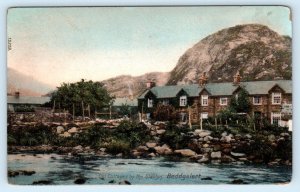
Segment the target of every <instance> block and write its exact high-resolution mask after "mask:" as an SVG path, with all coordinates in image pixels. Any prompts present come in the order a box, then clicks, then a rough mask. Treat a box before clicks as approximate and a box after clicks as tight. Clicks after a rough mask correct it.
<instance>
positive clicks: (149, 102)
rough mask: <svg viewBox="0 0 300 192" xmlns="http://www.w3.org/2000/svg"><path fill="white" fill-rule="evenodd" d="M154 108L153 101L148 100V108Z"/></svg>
mask: <svg viewBox="0 0 300 192" xmlns="http://www.w3.org/2000/svg"><path fill="white" fill-rule="evenodd" d="M152 107H153V99H148V108H152Z"/></svg>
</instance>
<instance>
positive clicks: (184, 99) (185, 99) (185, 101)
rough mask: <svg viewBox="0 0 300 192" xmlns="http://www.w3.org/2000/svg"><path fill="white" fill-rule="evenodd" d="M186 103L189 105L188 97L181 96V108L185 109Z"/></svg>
mask: <svg viewBox="0 0 300 192" xmlns="http://www.w3.org/2000/svg"><path fill="white" fill-rule="evenodd" d="M186 103H187V97H186V96H181V97H180V98H179V105H180V106H181V107H184V106H186Z"/></svg>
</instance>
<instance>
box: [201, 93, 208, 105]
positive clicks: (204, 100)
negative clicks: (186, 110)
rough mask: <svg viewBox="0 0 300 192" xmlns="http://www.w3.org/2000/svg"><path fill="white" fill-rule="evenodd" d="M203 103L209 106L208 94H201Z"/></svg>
mask: <svg viewBox="0 0 300 192" xmlns="http://www.w3.org/2000/svg"><path fill="white" fill-rule="evenodd" d="M201 105H202V106H208V95H201Z"/></svg>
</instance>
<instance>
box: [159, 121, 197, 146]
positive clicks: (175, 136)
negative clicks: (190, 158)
mask: <svg viewBox="0 0 300 192" xmlns="http://www.w3.org/2000/svg"><path fill="white" fill-rule="evenodd" d="M189 131H191V130H190V129H189V127H188V126H182V127H178V126H177V125H174V124H172V123H169V124H168V125H167V128H166V132H165V133H164V134H163V135H162V136H161V142H163V143H167V144H168V145H170V146H171V147H172V148H174V149H179V148H186V147H188V144H189V143H190V140H191V139H190V137H189V136H188V135H187V133H188V132H189Z"/></svg>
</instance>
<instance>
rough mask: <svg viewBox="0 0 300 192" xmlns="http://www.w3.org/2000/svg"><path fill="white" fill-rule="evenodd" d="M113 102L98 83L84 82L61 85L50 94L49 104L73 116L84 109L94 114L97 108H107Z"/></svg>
mask: <svg viewBox="0 0 300 192" xmlns="http://www.w3.org/2000/svg"><path fill="white" fill-rule="evenodd" d="M112 100H113V97H112V96H110V94H109V93H108V91H107V90H106V88H105V87H104V86H103V84H102V83H100V82H93V81H85V80H84V79H82V80H81V81H79V82H76V83H62V84H61V86H60V87H57V90H56V91H54V92H53V93H52V94H51V100H50V103H51V104H52V106H54V107H55V108H57V107H58V108H59V109H66V110H68V111H69V112H72V113H73V114H80V113H81V114H82V117H83V118H84V117H85V109H88V111H90V112H92V113H93V112H94V111H96V110H97V109H99V108H102V107H105V106H109V105H110V104H111V102H112Z"/></svg>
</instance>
